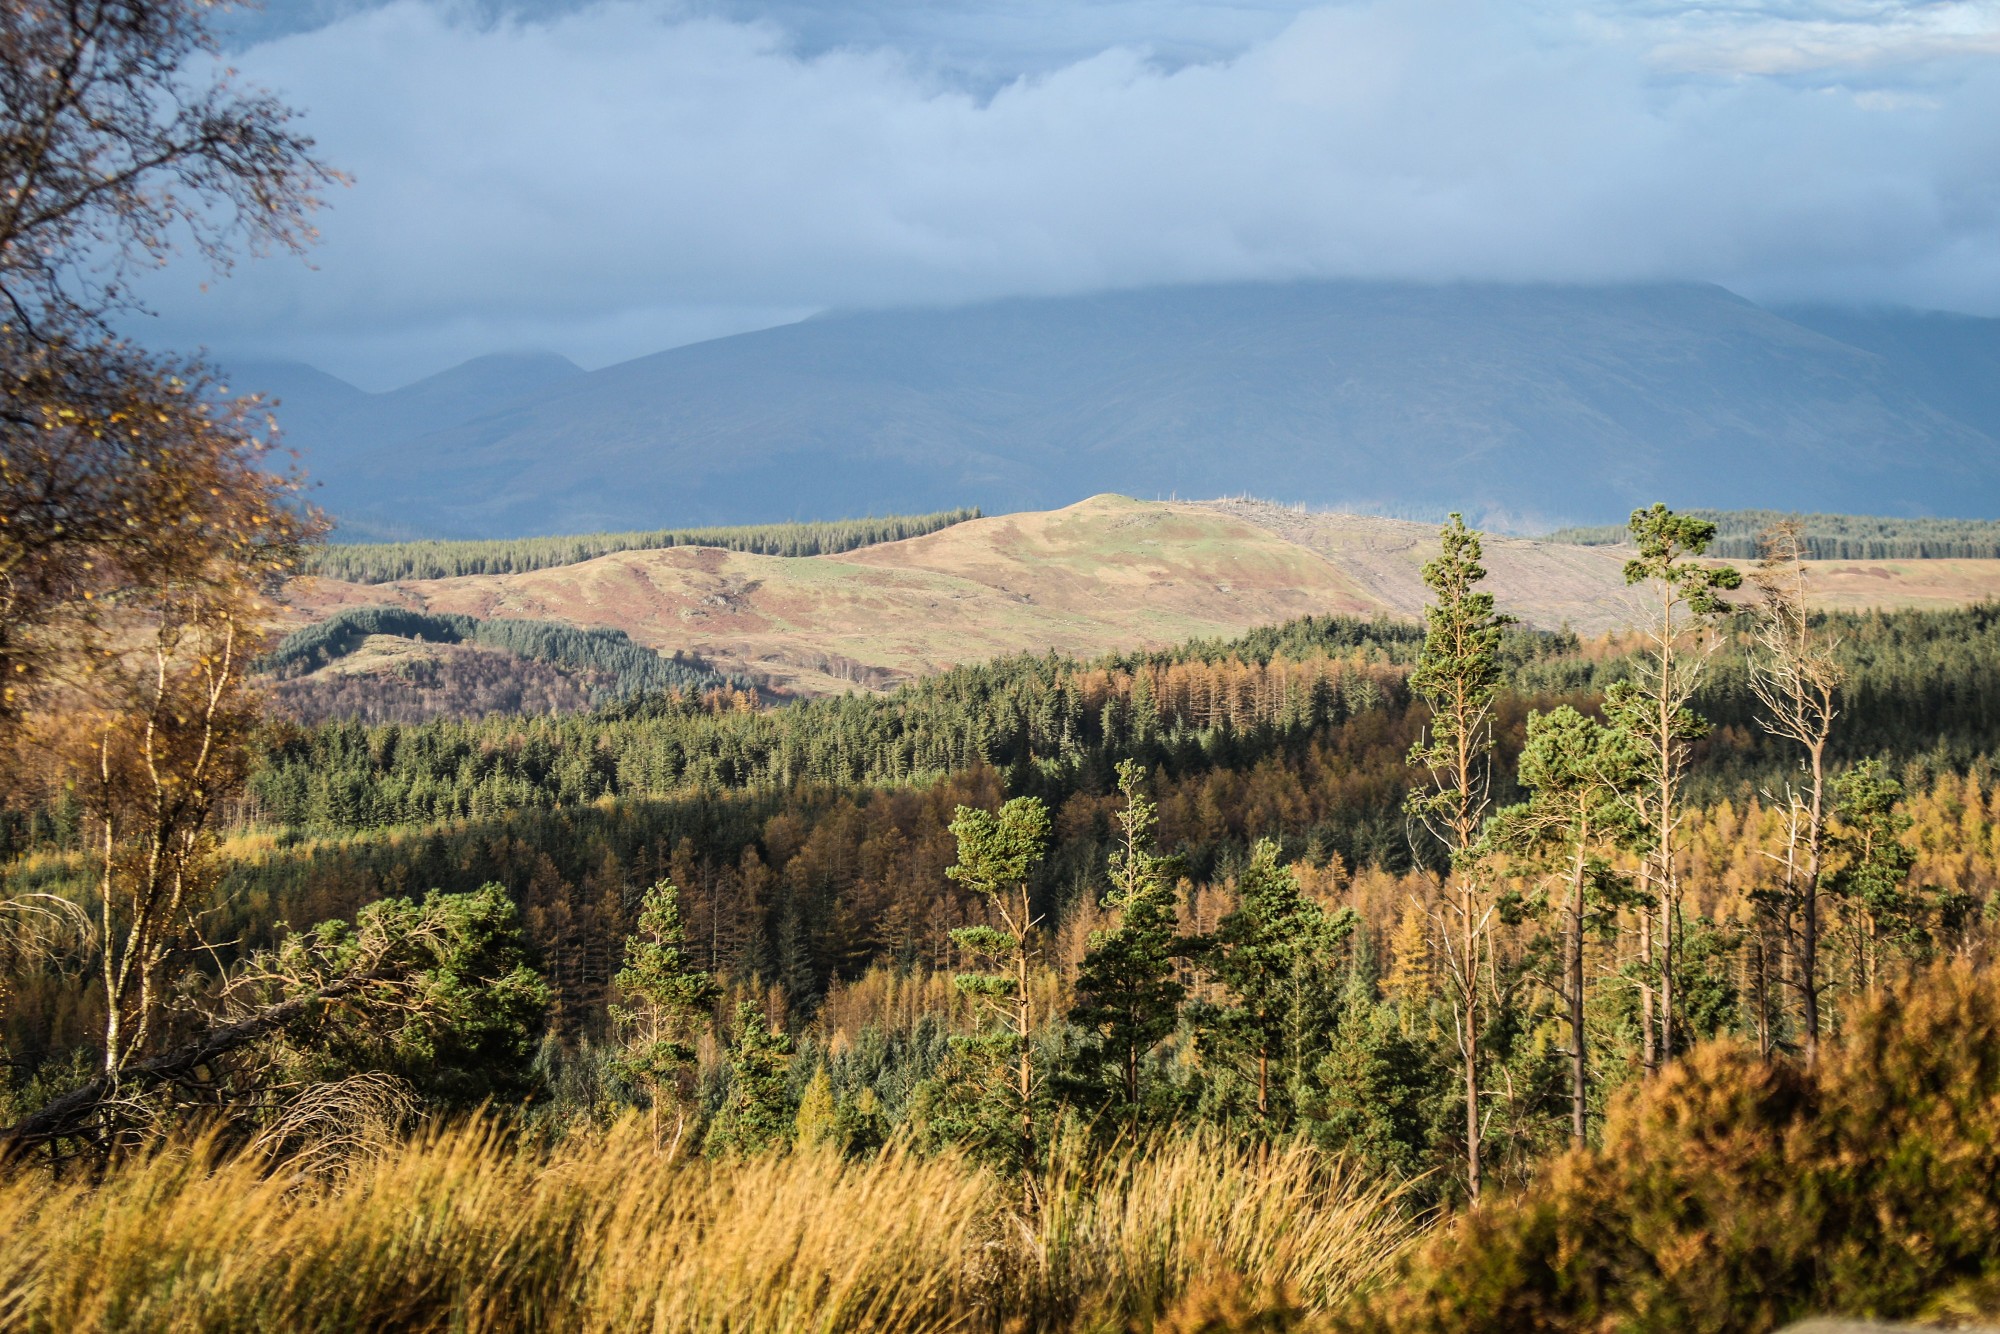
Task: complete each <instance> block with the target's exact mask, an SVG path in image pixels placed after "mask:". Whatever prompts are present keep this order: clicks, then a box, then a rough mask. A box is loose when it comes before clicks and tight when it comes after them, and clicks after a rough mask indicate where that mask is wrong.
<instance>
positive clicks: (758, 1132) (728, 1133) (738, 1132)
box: [708, 1000, 798, 1154]
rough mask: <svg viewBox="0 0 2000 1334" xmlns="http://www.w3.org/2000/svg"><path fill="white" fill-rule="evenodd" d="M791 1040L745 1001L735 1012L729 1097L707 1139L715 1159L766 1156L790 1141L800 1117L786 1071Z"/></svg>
mask: <svg viewBox="0 0 2000 1334" xmlns="http://www.w3.org/2000/svg"><path fill="white" fill-rule="evenodd" d="M791 1061H792V1040H791V1039H790V1038H789V1037H787V1036H786V1035H785V1034H784V1033H783V1032H782V1031H780V1030H778V1029H774V1028H772V1027H771V1025H770V1024H769V1023H768V1022H767V1021H766V1020H765V1018H764V1011H763V1008H762V1007H761V1006H760V1005H758V1004H757V1002H756V1001H753V1000H744V1001H743V1002H741V1003H740V1004H739V1005H738V1006H737V1009H736V1040H735V1042H733V1043H732V1044H731V1045H730V1048H729V1096H728V1099H727V1100H726V1101H725V1102H724V1103H723V1106H722V1112H721V1114H720V1115H718V1116H717V1117H716V1119H715V1125H714V1127H713V1128H711V1129H710V1131H709V1133H708V1149H709V1152H711V1153H738V1154H751V1153H762V1152H763V1151H764V1150H766V1149H769V1148H773V1147H776V1146H778V1145H782V1144H788V1143H790V1141H791V1134H792V1126H793V1124H794V1122H795V1121H796V1120H797V1116H798V1113H797V1111H796V1109H795V1108H794V1107H793V1106H792V1099H791V1093H790V1089H789V1087H788V1085H787V1081H786V1071H787V1068H788V1067H789V1066H790V1065H791Z"/></svg>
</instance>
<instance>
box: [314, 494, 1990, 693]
mask: <svg viewBox="0 0 2000 1334" xmlns="http://www.w3.org/2000/svg"><path fill="white" fill-rule="evenodd" d="M1435 544H1436V527H1435V525H1432V524H1426V523H1417V522H1412V521H1407V520H1398V519H1384V518H1376V517H1369V516H1356V515H1343V514H1331V513H1313V512H1308V511H1304V510H1300V509H1294V508H1287V507H1285V506H1280V505H1273V504H1268V503H1263V502H1257V501H1246V500H1229V501H1215V502H1205V503H1191V502H1161V501H1138V500H1132V499H1128V498H1126V497H1121V496H1114V495H1102V496H1096V497H1093V498H1092V499H1090V500H1086V501H1083V502H1080V503H1078V504H1075V505H1071V506H1069V507H1067V508H1064V509H1059V510H1052V511H1041V512H1028V513H1021V514H1008V515H998V516H990V517H985V518H979V519H973V520H969V521H966V522H962V523H957V524H953V525H951V526H949V527H946V528H943V529H941V530H939V531H936V532H931V533H928V534H925V535H923V536H919V537H914V538H910V539H907V540H904V541H899V542H887V543H881V544H878V545H874V546H869V547H866V548H862V549H859V550H854V551H848V552H843V553H838V554H831V555H823V556H810V557H786V556H768V555H760V554H757V553H754V552H742V551H728V550H721V549H717V548H710V547H691V546H683V547H674V548H666V549H656V550H635V551H621V552H615V553H612V554H609V555H605V556H602V557H598V558H596V559H593V560H588V561H583V562H579V563H575V564H569V565H562V566H554V567H549V568H542V569H533V570H524V571H520V572H516V573H510V574H500V575H467V576H459V577H453V578H442V579H422V580H404V581H400V582H393V583H383V584H360V583H348V582H342V581H339V580H333V579H320V580H316V581H313V582H312V583H311V584H309V585H305V586H302V587H300V589H299V590H298V591H297V593H296V594H295V597H296V602H295V605H294V607H293V608H292V612H291V615H292V619H293V624H295V625H298V624H305V623H308V622H311V621H314V620H320V619H323V618H325V617H327V616H330V615H333V614H335V613H337V612H339V611H341V610H342V609H355V608H362V607H374V606H383V605H393V606H402V607H407V608H411V609H418V610H422V611H424V612H426V613H429V614H432V615H438V614H454V615H459V616H468V617H474V618H479V619H481V620H492V619H495V618H501V619H513V620H528V621H553V622H562V623H566V624H570V625H578V626H591V627H599V628H604V629H610V630H616V631H622V632H624V633H625V634H627V635H629V636H630V637H631V640H632V641H633V642H634V643H635V644H637V645H641V646H644V647H646V648H649V649H653V650H658V651H660V652H664V653H668V654H672V653H675V652H681V653H685V654H688V655H691V656H693V657H696V658H699V659H700V660H702V661H703V662H705V663H707V664H710V665H712V666H713V667H714V668H715V669H716V670H718V671H722V672H729V673H737V674H740V675H742V676H745V677H748V678H751V679H754V680H756V681H757V682H759V683H760V684H761V685H763V686H764V687H766V688H770V689H776V690H781V691H788V692H795V693H803V694H823V693H831V692H838V691H843V690H848V689H852V688H854V687H856V686H861V687H864V688H871V689H879V688H884V687H887V686H891V685H894V684H896V683H898V682H900V681H903V680H907V679H909V678H911V677H913V676H917V675H921V674H924V673H927V672H931V671H935V670H938V669H940V668H943V667H947V666H951V665H953V664H957V663H965V662H975V661H980V660H983V659H986V658H991V657H995V656H998V655H1001V654H1005V653H1012V652H1020V651H1029V652H1036V653H1039V652H1043V651H1045V650H1049V649H1055V650H1058V651H1060V652H1064V653H1074V654H1078V655H1081V656H1086V657H1087V656H1091V655H1095V654H1100V653H1107V652H1114V651H1124V650H1131V649H1141V648H1158V647H1163V646H1165V645H1168V644H1173V643H1178V642H1181V641H1184V640H1188V639H1193V638H1200V637H1205V636H1214V635H1234V634H1240V633H1242V632H1243V631H1245V630H1248V629H1250V628H1252V627H1255V626H1258V625H1266V624H1271V623H1274V622H1278V621H1283V620H1287V619H1289V618H1292V617H1295V616H1301V615H1306V614H1324V613H1329V612H1342V613H1348V614H1354V615H1376V614H1381V615H1391V616H1398V617H1415V616H1416V615H1418V614H1419V612H1420V610H1421V608H1422V606H1423V603H1424V596H1425V595H1424V587H1423V583H1422V580H1421V577H1420V574H1419V571H1420V568H1421V566H1422V563H1423V561H1424V560H1425V559H1427V558H1428V557H1429V555H1430V554H1431V553H1432V551H1433V550H1434V548H1435ZM1623 563H1624V553H1623V552H1622V551H1621V550H1619V549H1617V548H1615V547H1609V546H1587V545H1573V544H1564V543H1554V542H1546V541H1534V540H1528V539H1520V538H1504V537H1494V538H1490V539H1489V541H1488V546H1487V564H1488V566H1489V567H1490V568H1491V570H1492V572H1493V577H1492V587H1493V591H1494V592H1495V594H1496V595H1497V596H1498V597H1499V598H1500V601H1501V603H1502V605H1503V606H1504V607H1505V608H1506V609H1507V610H1509V611H1510V612H1512V613H1513V614H1515V615H1517V616H1519V617H1521V618H1522V619H1523V620H1524V621H1526V622H1528V623H1529V624H1531V625H1539V626H1543V627H1546V628H1550V629H1553V628H1557V627H1560V626H1563V625H1568V626H1570V627H1571V628H1573V629H1576V630H1578V631H1580V632H1584V633H1597V632H1600V631H1604V630H1609V629H1613V628H1616V627H1617V626H1620V625H1623V624H1626V623H1628V621H1629V620H1630V618H1631V612H1630V609H1629V604H1628V601H1627V594H1626V590H1625V585H1624V577H1623ZM1815 579H1816V581H1817V585H1818V588H1819V591H1820V596H1821V598H1822V599H1823V601H1824V602H1825V604H1826V605H1829V606H1839V607H1842V608H1849V609H1853V608H1865V607H1875V606H1923V607H1938V606H1956V605H1963V604H1964V603H1966V602H1970V601H1976V600H1978V599H1980V598H1983V597H1990V596H1994V595H1996V594H2000V561H1970V560H1966V561H1895V562H1858V561H1837V562H1828V563H1825V564H1824V565H1823V566H1822V567H1821V568H1820V569H1819V570H1818V572H1817V573H1816V575H1815Z"/></svg>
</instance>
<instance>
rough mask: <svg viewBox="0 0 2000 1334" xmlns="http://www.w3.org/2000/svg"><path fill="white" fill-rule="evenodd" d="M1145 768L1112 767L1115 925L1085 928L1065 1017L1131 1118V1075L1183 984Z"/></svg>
mask: <svg viewBox="0 0 2000 1334" xmlns="http://www.w3.org/2000/svg"><path fill="white" fill-rule="evenodd" d="M1145 781H1146V771H1145V769H1144V768H1143V767H1142V766H1140V765H1139V764H1137V763H1135V762H1134V761H1132V760H1124V761H1122V762H1120V764H1119V765H1118V790H1119V792H1120V793H1121V794H1123V796H1124V798H1125V808H1124V809H1123V810H1122V811H1120V812H1119V813H1118V829H1119V833H1120V835H1121V836H1122V838H1123V842H1124V846H1122V847H1121V848H1119V849H1118V850H1117V851H1116V852H1114V853H1112V855H1111V892H1110V894H1109V895H1107V896H1106V898H1105V900H1104V906H1105V907H1107V908H1109V909H1111V910H1112V911H1114V912H1116V913H1117V914H1118V925H1117V926H1116V927H1114V928H1113V929H1111V930H1109V931H1097V932H1093V933H1091V937H1090V948H1089V950H1088V951H1087V952H1086V953H1085V954H1084V956H1083V966H1082V968H1081V970H1080V971H1079V973H1078V976H1077V984H1076V986H1077V1003H1076V1005H1075V1006H1074V1007H1072V1009H1071V1010H1070V1019H1071V1021H1072V1022H1073V1023H1075V1024H1077V1025H1078V1026H1080V1027H1082V1028H1085V1029H1090V1030H1093V1031H1095V1032H1096V1033H1097V1035H1098V1038H1099V1040H1100V1042H1101V1043H1102V1049H1103V1050H1104V1052H1105V1053H1106V1055H1108V1056H1109V1057H1111V1058H1112V1059H1113V1060H1115V1061H1116V1063H1117V1066H1118V1074H1119V1082H1120V1090H1121V1093H1122V1100H1123V1102H1124V1106H1125V1112H1126V1115H1127V1116H1128V1117H1129V1118H1130V1119H1131V1120H1132V1122H1133V1123H1135V1124H1136V1122H1137V1120H1138V1116H1139V1108H1140V1105H1141V1104H1140V1097H1139V1092H1140V1090H1139V1075H1140V1069H1141V1064H1142V1062H1143V1061H1144V1059H1145V1056H1146V1054H1147V1053H1148V1052H1150V1051H1151V1050H1152V1049H1153V1048H1154V1047H1155V1046H1156V1045H1158V1043H1159V1042H1160V1040H1161V1039H1162V1038H1164V1037H1166V1036H1167V1034H1169V1033H1171V1032H1173V1030H1174V1026H1175V1024H1176V1023H1178V1022H1179V1019H1180V1006H1181V1002H1182V1001H1183V1000H1184V999H1185V998H1186V996H1187V988H1186V987H1185V986H1183V985H1182V984H1181V982H1180V980H1179V979H1178V978H1177V977H1176V976H1175V975H1174V959H1175V956H1176V954H1177V953H1178V952H1179V951H1180V950H1181V949H1182V948H1183V947H1182V945H1181V943H1180V939H1179V936H1178V933H1177V918H1176V913H1175V907H1176V904H1177V902H1178V898H1179V895H1178V892H1177V890H1176V887H1175V884H1174V868H1173V867H1172V865H1171V864H1170V863H1169V862H1168V861H1167V860H1165V859H1163V858H1161V857H1158V856H1156V855H1154V853H1153V849H1152V831H1153V824H1154V821H1155V807H1154V805H1153V803H1152V802H1151V801H1149V800H1147V799H1146V794H1145V792H1144V791H1143V790H1142V789H1143V785H1144V783H1145Z"/></svg>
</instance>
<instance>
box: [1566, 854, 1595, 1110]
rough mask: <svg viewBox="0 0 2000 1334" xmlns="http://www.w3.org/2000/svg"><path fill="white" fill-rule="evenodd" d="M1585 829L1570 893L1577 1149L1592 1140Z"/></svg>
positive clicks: (1571, 1072)
mask: <svg viewBox="0 0 2000 1334" xmlns="http://www.w3.org/2000/svg"><path fill="white" fill-rule="evenodd" d="M1589 846H1590V844H1589V832H1588V829H1586V830H1585V831H1584V833H1583V837H1582V838H1581V839H1580V840H1579V841H1578V843H1577V851H1576V866H1575V868H1574V871H1573V874H1572V876H1571V879H1570V890H1569V942H1568V943H1569V950H1568V953H1569V959H1568V961H1567V962H1568V970H1567V971H1568V973H1569V1044H1570V1053H1569V1096H1570V1109H1569V1118H1570V1119H1569V1135H1570V1140H1571V1142H1573V1143H1574V1144H1575V1145H1576V1147H1577V1148H1579V1149H1580V1148H1582V1147H1583V1146H1584V1144H1585V1142H1586V1140H1587V1139H1588V1138H1589V1126H1588V1124H1587V1122H1586V1119H1585V1118H1586V1117H1587V1115H1588V1108H1589V1092H1590V1085H1589V1080H1590V1068H1589V1065H1588V1063H1587V1061H1586V1060H1585V1047H1584V1042H1585V1038H1584V1031H1583V884H1584V871H1585V866H1586V863H1585V860H1584V849H1585V848H1587V847H1589Z"/></svg>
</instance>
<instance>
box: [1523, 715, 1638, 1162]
mask: <svg viewBox="0 0 2000 1334" xmlns="http://www.w3.org/2000/svg"><path fill="white" fill-rule="evenodd" d="M1642 777H1643V770H1642V769H1641V766H1640V756H1639V753H1638V748H1637V747H1636V746H1635V745H1634V744H1633V741H1632V738H1631V737H1630V735H1629V734H1627V733H1626V732H1625V731H1624V730H1623V729H1621V728H1616V727H1607V726H1605V725H1604V724H1603V723H1600V722H1598V721H1597V720H1596V719H1593V718H1589V717H1586V716H1584V715H1583V714H1581V713H1578V712H1577V711H1576V710H1575V709H1572V708H1570V707H1568V706H1567V705H1565V706H1563V707H1562V708H1559V709H1555V710H1553V711H1551V712H1549V713H1539V712H1537V713H1531V714H1529V715H1528V739H1527V744H1526V746H1524V747H1523V749H1522V751H1521V765H1520V782H1521V786H1522V787H1524V788H1527V789H1528V790H1529V792H1530V793H1531V795H1530V797H1529V799H1528V800H1527V801H1526V802H1523V803H1521V804H1520V805H1517V806H1509V807H1507V808H1506V809H1505V810H1503V811H1501V812H1500V813H1499V814H1498V815H1497V816H1496V817H1495V818H1494V821H1493V825H1492V827H1491V828H1490V829H1489V831H1488V833H1487V837H1488V839H1489V840H1490V841H1491V843H1492V845H1493V846H1495V847H1496V848H1498V849H1501V850H1504V851H1506V852H1508V853H1511V854H1513V855H1514V856H1516V857H1518V858H1521V859H1522V860H1524V861H1525V862H1526V863H1527V864H1528V865H1529V866H1531V867H1533V868H1536V869H1540V870H1543V871H1545V872H1547V873H1548V874H1550V875H1551V876H1552V877H1553V878H1554V879H1555V880H1556V882H1557V883H1558V884H1559V885H1560V891H1559V892H1560V900H1559V901H1560V905H1561V906H1560V909H1559V918H1560V925H1559V927H1558V934H1559V935H1560V936H1561V938H1562V965H1561V968H1560V970H1559V976H1558V979H1557V981H1556V984H1555V991H1556V993H1557V995H1558V997H1559V998H1560V999H1561V1001H1562V1002H1563V1005H1564V1008H1565V1010H1566V1011H1567V1018H1568V1022H1569V1032H1570V1039H1569V1040H1570V1050H1569V1059H1570V1138H1571V1140H1572V1141H1573V1142H1574V1143H1575V1144H1576V1145H1577V1147H1579V1148H1581V1147H1582V1146H1583V1145H1584V1143H1585V1141H1586V1137H1587V1135H1588V1128H1589V1127H1588V1121H1587V1117H1588V1113H1589V1093H1590V1066H1589V1059H1588V1035H1587V1033H1586V1031H1585V1027H1584V1000H1585V988H1586V985H1587V983H1588V978H1587V976H1586V973H1585V967H1584V965H1585V951H1584V945H1585V940H1586V938H1587V936H1588V935H1589V933H1590V930H1591V926H1592V909H1593V908H1594V907H1596V908H1602V907H1604V906H1612V907H1616V906H1619V905H1621V904H1622V903H1624V901H1625V895H1624V893H1623V877H1621V876H1619V875H1618V874H1617V873H1616V872H1614V871H1613V869H1612V867H1611V865H1610V863H1609V861H1608V860H1607V856H1608V854H1609V853H1611V852H1613V851H1615V850H1616V849H1618V848H1620V847H1621V846H1624V845H1625V844H1627V843H1628V842H1629V841H1630V840H1631V838H1632V837H1633V835H1634V833H1635V832H1636V826H1637V822H1636V819H1635V815H1634V812H1633V809H1632V806H1631V804H1630V802H1629V801H1628V800H1627V798H1628V797H1629V795H1630V794H1631V792H1632V791H1633V790H1634V788H1636V787H1637V785H1638V783H1639V782H1640V780H1641V778H1642Z"/></svg>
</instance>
